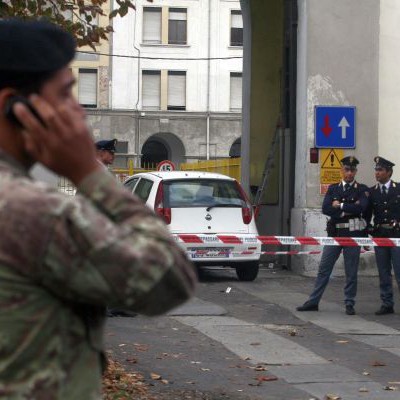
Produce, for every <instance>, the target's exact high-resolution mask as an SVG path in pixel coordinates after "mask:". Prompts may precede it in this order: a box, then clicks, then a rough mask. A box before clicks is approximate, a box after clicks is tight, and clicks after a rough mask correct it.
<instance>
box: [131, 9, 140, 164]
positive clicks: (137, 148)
mask: <svg viewBox="0 0 400 400" xmlns="http://www.w3.org/2000/svg"><path fill="white" fill-rule="evenodd" d="M136 20H137V10H135V22H134V25H133V47H134V49H135V50H136V51H137V54H138V58H137V97H136V105H135V110H136V120H135V122H136V126H135V138H136V140H135V153H136V157H135V167H140V165H141V163H140V156H139V155H140V153H141V152H140V116H141V112H140V110H139V98H140V54H141V53H140V48H139V47H136Z"/></svg>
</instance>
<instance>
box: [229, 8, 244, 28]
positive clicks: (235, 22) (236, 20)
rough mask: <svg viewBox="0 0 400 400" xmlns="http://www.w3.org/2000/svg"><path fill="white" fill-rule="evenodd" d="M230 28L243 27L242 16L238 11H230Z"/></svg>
mask: <svg viewBox="0 0 400 400" xmlns="http://www.w3.org/2000/svg"><path fill="white" fill-rule="evenodd" d="M231 28H243V18H242V14H241V13H240V12H234V11H232V13H231Z"/></svg>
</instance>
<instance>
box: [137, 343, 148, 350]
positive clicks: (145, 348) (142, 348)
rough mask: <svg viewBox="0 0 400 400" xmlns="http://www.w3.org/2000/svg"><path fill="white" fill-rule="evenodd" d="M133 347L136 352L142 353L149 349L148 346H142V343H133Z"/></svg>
mask: <svg viewBox="0 0 400 400" xmlns="http://www.w3.org/2000/svg"><path fill="white" fill-rule="evenodd" d="M133 347H134V348H135V350H137V351H142V352H143V351H147V350H148V349H149V345H148V344H141V343H133Z"/></svg>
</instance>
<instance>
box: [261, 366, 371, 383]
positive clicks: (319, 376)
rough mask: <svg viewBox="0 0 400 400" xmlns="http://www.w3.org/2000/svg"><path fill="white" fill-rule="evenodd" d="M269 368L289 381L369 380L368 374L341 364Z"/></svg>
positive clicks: (332, 381) (340, 381)
mask: <svg viewBox="0 0 400 400" xmlns="http://www.w3.org/2000/svg"><path fill="white" fill-rule="evenodd" d="M268 370H269V371H270V372H271V373H273V374H274V375H276V376H279V377H280V378H283V379H285V381H287V382H289V383H295V384H300V383H318V382H321V383H328V382H331V383H334V382H338V383H340V384H341V383H342V382H368V381H369V379H368V378H367V377H366V376H363V375H360V374H357V373H355V372H353V371H352V370H350V369H349V368H346V367H342V366H340V365H334V364H331V365H329V364H328V365H324V366H323V367H321V365H289V366H281V367H271V368H268Z"/></svg>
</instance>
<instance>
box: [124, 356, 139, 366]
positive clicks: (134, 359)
mask: <svg viewBox="0 0 400 400" xmlns="http://www.w3.org/2000/svg"><path fill="white" fill-rule="evenodd" d="M125 361H126V362H128V363H129V364H137V360H136V358H133V357H132V358H127V359H126V360H125Z"/></svg>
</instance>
